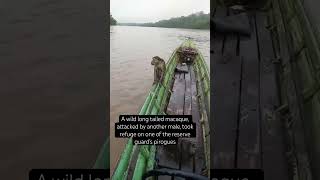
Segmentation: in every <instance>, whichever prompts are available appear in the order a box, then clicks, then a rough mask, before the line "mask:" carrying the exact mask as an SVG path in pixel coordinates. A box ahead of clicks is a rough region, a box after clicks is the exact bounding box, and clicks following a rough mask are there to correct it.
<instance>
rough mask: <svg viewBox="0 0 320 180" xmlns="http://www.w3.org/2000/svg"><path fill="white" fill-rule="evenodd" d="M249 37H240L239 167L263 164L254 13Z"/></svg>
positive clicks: (252, 166)
mask: <svg viewBox="0 0 320 180" xmlns="http://www.w3.org/2000/svg"><path fill="white" fill-rule="evenodd" d="M249 18H250V24H251V28H252V33H251V37H250V38H240V44H239V47H240V55H241V56H242V57H243V65H242V79H241V104H240V118H239V123H238V130H239V135H238V146H237V151H238V152H237V168H249V169H250V168H260V167H261V154H260V153H261V150H260V122H259V119H260V118H259V59H258V48H257V40H256V31H255V25H254V24H255V22H254V18H253V17H252V16H251V17H249Z"/></svg>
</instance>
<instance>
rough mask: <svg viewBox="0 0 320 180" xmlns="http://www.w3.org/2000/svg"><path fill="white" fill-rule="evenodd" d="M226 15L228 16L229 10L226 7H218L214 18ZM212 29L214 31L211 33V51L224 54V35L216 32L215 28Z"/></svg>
mask: <svg viewBox="0 0 320 180" xmlns="http://www.w3.org/2000/svg"><path fill="white" fill-rule="evenodd" d="M226 15H227V9H226V8H225V7H217V8H216V10H215V14H214V18H215V17H224V16H226ZM211 24H212V23H211ZM211 29H213V31H211V33H210V34H211V37H212V39H213V40H212V41H210V43H211V44H210V48H211V51H212V52H213V53H222V49H223V41H224V34H221V33H217V32H215V31H214V28H213V27H212V28H211Z"/></svg>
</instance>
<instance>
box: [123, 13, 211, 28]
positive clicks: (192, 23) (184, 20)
mask: <svg viewBox="0 0 320 180" xmlns="http://www.w3.org/2000/svg"><path fill="white" fill-rule="evenodd" d="M121 25H127V26H147V27H165V28H186V29H209V28H210V14H204V13H203V12H202V11H201V12H198V13H195V14H191V15H189V16H181V17H176V18H171V19H168V20H161V21H158V22H155V23H143V24H139V23H126V24H121Z"/></svg>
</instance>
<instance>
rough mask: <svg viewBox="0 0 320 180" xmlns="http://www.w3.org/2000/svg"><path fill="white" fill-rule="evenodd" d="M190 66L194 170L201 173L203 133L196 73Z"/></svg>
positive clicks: (203, 160)
mask: <svg viewBox="0 0 320 180" xmlns="http://www.w3.org/2000/svg"><path fill="white" fill-rule="evenodd" d="M193 68H194V67H191V68H190V72H191V94H192V105H191V108H192V120H193V122H195V123H196V143H195V146H194V153H195V155H194V161H193V162H194V168H193V170H194V172H195V173H197V174H201V173H202V170H203V169H204V168H205V156H204V144H203V134H202V127H201V123H200V112H199V104H198V97H197V95H198V93H197V79H196V74H195V71H194V69H193Z"/></svg>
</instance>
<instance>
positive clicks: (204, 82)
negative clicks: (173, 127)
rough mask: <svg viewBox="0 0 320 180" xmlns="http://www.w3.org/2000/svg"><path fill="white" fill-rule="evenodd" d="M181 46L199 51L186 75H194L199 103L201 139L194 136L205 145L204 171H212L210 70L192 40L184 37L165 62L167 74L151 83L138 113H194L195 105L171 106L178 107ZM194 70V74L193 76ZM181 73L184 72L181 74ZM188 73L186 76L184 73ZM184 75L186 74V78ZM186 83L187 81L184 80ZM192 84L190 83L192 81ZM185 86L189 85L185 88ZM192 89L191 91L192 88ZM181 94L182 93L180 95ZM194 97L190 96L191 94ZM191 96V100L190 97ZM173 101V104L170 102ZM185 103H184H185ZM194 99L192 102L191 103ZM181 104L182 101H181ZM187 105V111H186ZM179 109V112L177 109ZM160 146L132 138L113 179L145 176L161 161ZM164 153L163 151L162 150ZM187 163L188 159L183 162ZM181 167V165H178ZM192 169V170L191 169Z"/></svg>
mask: <svg viewBox="0 0 320 180" xmlns="http://www.w3.org/2000/svg"><path fill="white" fill-rule="evenodd" d="M181 48H192V49H195V50H196V51H197V55H196V56H195V59H194V61H193V63H192V64H190V65H189V66H188V67H189V70H190V74H189V75H190V77H189V78H187V79H189V81H190V78H192V77H193V78H194V81H193V82H194V83H193V84H192V86H194V87H193V88H191V87H190V89H189V90H190V91H191V89H193V90H194V91H195V92H194V97H195V98H196V99H194V100H193V101H195V104H197V105H198V107H196V108H197V109H196V112H197V113H198V114H199V115H198V116H199V117H198V118H197V121H198V122H197V125H198V128H199V129H200V130H201V135H200V136H201V139H194V140H193V143H196V144H201V145H202V150H203V152H202V154H203V156H202V157H203V167H204V168H202V169H201V171H203V172H202V173H205V174H207V175H208V174H209V169H210V168H209V162H210V161H209V159H210V157H209V151H210V145H209V123H208V119H209V109H210V79H209V71H208V67H207V64H206V63H205V61H204V58H203V56H202V55H201V53H200V51H199V50H198V49H196V47H195V45H194V44H193V42H192V41H191V40H187V41H185V42H184V43H183V44H182V45H181V46H180V47H179V48H177V49H176V50H175V51H174V52H173V54H172V56H171V57H170V59H169V60H168V62H167V63H166V72H165V75H164V80H163V82H162V83H158V84H155V85H153V86H152V88H151V90H150V92H149V94H148V96H147V98H146V100H145V102H144V104H143V106H142V108H141V110H140V112H139V115H165V114H167V113H168V112H169V114H170V113H171V114H176V115H178V114H186V112H189V114H192V112H191V111H192V109H191V108H190V109H188V108H186V107H183V110H182V111H180V112H178V111H172V109H171V112H170V109H168V107H172V108H176V110H177V107H175V106H174V104H172V103H173V101H172V100H171V101H170V99H172V98H173V96H174V95H176V93H175V92H178V91H174V92H173V91H172V90H174V89H173V88H174V84H175V83H177V81H178V80H179V78H178V77H177V76H178V73H177V71H176V70H177V69H176V68H177V66H178V65H179V64H180V65H181V62H180V56H179V53H178V51H179V50H180V49H181ZM191 74H192V77H191ZM181 77H182V75H181ZM184 77H185V76H184ZM184 79H185V78H184ZM184 83H186V81H184ZM189 85H190V86H191V84H189ZM184 89H186V88H184ZM190 93H191V92H190ZM180 98H181V97H180ZM182 98H183V100H182V101H184V100H185V96H184V95H183V97H182ZM190 98H191V96H190ZM190 100H191V99H189V100H188V101H190ZM170 103H171V104H170ZM183 104H184V103H183ZM191 104H192V103H191V102H190V103H189V105H191ZM178 105H179V104H178ZM180 105H181V103H180ZM184 109H186V111H185V112H184ZM177 112H178V113H177ZM199 141H200V142H199ZM161 150H165V149H161V147H160V146H155V145H134V144H133V142H132V139H129V140H128V142H127V145H126V147H125V149H124V151H123V153H122V155H121V157H120V159H119V161H118V164H117V168H116V170H115V172H114V174H113V176H112V179H115V180H122V179H134V180H140V179H142V176H143V175H144V174H145V173H146V172H148V171H151V170H154V169H157V168H159V167H158V164H157V163H156V158H157V157H158V156H159V152H160V151H161ZM160 154H161V153H160ZM184 163H185V162H184ZM178 170H179V169H178ZM191 173H193V171H191Z"/></svg>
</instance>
